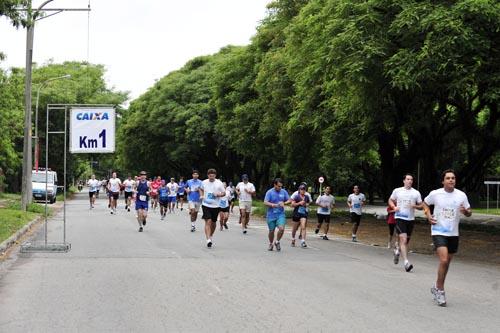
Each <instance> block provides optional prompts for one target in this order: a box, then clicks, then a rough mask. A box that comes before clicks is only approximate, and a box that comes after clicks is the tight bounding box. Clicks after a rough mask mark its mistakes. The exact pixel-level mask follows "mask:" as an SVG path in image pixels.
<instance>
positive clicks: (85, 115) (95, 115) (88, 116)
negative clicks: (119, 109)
mask: <svg viewBox="0 0 500 333" xmlns="http://www.w3.org/2000/svg"><path fill="white" fill-rule="evenodd" d="M76 119H78V120H109V115H108V113H107V112H80V113H77V114H76Z"/></svg>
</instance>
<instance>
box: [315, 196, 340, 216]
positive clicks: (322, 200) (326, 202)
mask: <svg viewBox="0 0 500 333" xmlns="http://www.w3.org/2000/svg"><path fill="white" fill-rule="evenodd" d="M316 204H317V205H318V210H317V211H316V212H317V213H318V214H321V215H330V214H331V213H332V207H333V205H335V197H334V196H333V195H331V194H328V195H326V194H323V195H321V196H319V197H318V198H317V199H316ZM325 206H326V207H325Z"/></svg>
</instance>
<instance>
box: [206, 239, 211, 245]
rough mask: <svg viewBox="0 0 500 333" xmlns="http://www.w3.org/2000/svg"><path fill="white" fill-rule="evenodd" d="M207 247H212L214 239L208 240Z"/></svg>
mask: <svg viewBox="0 0 500 333" xmlns="http://www.w3.org/2000/svg"><path fill="white" fill-rule="evenodd" d="M207 247H212V240H211V239H209V240H208V241H207Z"/></svg>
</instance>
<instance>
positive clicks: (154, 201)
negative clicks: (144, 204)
mask: <svg viewBox="0 0 500 333" xmlns="http://www.w3.org/2000/svg"><path fill="white" fill-rule="evenodd" d="M150 184H151V208H153V211H156V207H158V189H159V188H160V186H161V177H160V176H158V177H156V179H155V180H153V181H152V182H151V183H150Z"/></svg>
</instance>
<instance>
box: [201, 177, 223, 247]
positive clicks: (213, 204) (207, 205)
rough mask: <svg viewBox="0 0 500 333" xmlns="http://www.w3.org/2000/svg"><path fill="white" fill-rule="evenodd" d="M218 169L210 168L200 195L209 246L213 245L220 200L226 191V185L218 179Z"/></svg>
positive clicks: (202, 184)
mask: <svg viewBox="0 0 500 333" xmlns="http://www.w3.org/2000/svg"><path fill="white" fill-rule="evenodd" d="M216 175H217V171H215V169H208V171H207V176H208V179H205V180H204V181H203V182H202V183H201V187H200V195H201V198H202V203H201V209H202V210H203V219H204V220H205V236H206V238H207V247H209V248H210V247H212V245H213V241H212V237H213V235H214V232H215V227H216V225H217V216H218V215H219V210H220V208H219V200H220V198H221V197H223V196H224V195H225V194H226V192H225V189H224V185H223V184H222V182H221V181H220V180H218V179H216V178H215V177H216Z"/></svg>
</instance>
